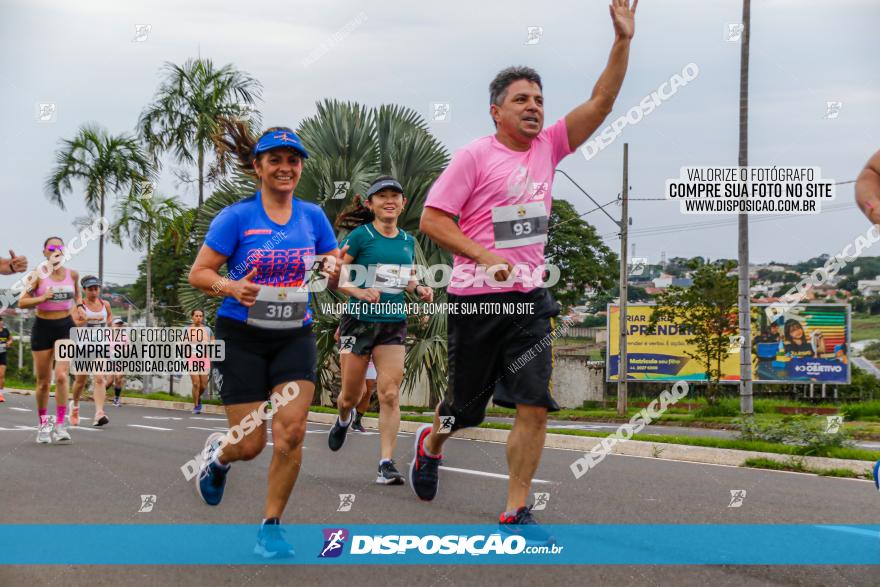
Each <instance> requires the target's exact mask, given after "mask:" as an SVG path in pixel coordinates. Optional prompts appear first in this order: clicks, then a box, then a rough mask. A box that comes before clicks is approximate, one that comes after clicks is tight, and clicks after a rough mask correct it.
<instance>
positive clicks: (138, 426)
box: [129, 424, 174, 432]
mask: <svg viewBox="0 0 880 587" xmlns="http://www.w3.org/2000/svg"><path fill="white" fill-rule="evenodd" d="M129 426H131V427H132V428H146V429H147V430H162V431H164V432H170V431H172V430H174V429H173V428H159V427H158V426H144V425H142V424H129Z"/></svg>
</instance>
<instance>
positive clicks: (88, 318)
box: [70, 275, 113, 426]
mask: <svg viewBox="0 0 880 587" xmlns="http://www.w3.org/2000/svg"><path fill="white" fill-rule="evenodd" d="M80 285H81V286H82V288H83V289H84V290H85V292H86V297H85V299H84V300H83V303H82V304H80V305H79V306H78V307H77V309H78V314H79V319H78V320H76V325H77V326H79V327H84V328H104V327H105V326H107V324H109V323H110V321H111V320H112V319H113V311H112V310H111V309H110V304H109V303H108V302H107V300H103V299H101V282H100V281H98V278H97V277H95V276H94V275H87V276H85V277H83V278H82V281H81V282H80ZM109 379H110V375H109V374H108V373H93V374H92V399H93V400H94V402H95V419H94V420H93V421H92V426H104V425H105V424H109V423H110V418H108V417H107V414H105V413H104V400H105V399H106V396H107V385H108V383H109ZM88 380H89V375H87V374H85V373H81V374H79V375H74V377H73V399H72V400H71V405H70V425H71V426H79V399H80V397H81V396H82V392H83V389H85V386H86V383H88Z"/></svg>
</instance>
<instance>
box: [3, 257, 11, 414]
mask: <svg viewBox="0 0 880 587" xmlns="http://www.w3.org/2000/svg"><path fill="white" fill-rule="evenodd" d="M10 252H11V251H10ZM12 342H13V340H12V335H11V334H10V333H9V329H8V328H6V325H5V324H4V323H3V316H0V403H2V402H5V401H6V398H5V397H3V390H4V388H5V387H6V353H7V351H9V349H10V348H12Z"/></svg>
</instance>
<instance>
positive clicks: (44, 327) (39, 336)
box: [31, 316, 76, 351]
mask: <svg viewBox="0 0 880 587" xmlns="http://www.w3.org/2000/svg"><path fill="white" fill-rule="evenodd" d="M75 327H76V324H74V322H73V318H71V317H70V316H65V317H64V318H57V319H55V320H47V319H46V318H40V317H39V316H37V317H36V318H35V319H34V327H33V328H32V329H31V350H32V351H45V350H49V349H53V348H55V341H56V340H67V339H69V338H70V329H71V328H75Z"/></svg>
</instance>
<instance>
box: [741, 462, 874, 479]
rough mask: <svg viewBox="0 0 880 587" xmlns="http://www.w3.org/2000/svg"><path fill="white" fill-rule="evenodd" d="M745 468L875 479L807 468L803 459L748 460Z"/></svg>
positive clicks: (869, 475)
mask: <svg viewBox="0 0 880 587" xmlns="http://www.w3.org/2000/svg"><path fill="white" fill-rule="evenodd" d="M742 466H743V467H751V468H753V469H770V470H773V471H794V472H796V473H813V474H814V475H821V476H823V477H846V478H850V479H873V475H871V472H870V471H868V472H867V473H865V474H864V475H860V474H858V473H856V472H854V471H850V470H849V469H841V468H834V469H818V468H812V467H807V466H806V465H805V464H804V461H803V459H799V458H797V457H795V458H791V459H787V460H786V461H774V460H772V459H767V458H764V457H759V458H754V459H746V460H745V461H743V464H742Z"/></svg>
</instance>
